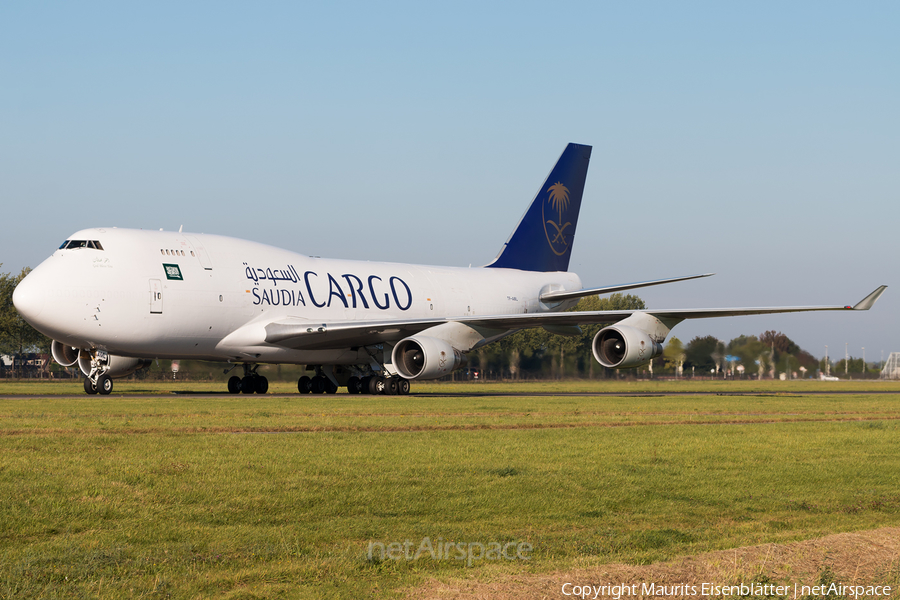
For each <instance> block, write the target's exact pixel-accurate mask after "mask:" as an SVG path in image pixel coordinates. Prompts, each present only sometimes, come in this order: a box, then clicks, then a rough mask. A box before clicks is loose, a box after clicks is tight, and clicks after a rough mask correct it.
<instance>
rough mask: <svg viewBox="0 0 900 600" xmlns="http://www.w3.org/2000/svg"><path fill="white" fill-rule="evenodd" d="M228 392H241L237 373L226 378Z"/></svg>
mask: <svg viewBox="0 0 900 600" xmlns="http://www.w3.org/2000/svg"><path fill="white" fill-rule="evenodd" d="M228 393H229V394H240V393H241V378H240V377H238V376H237V375H234V376H232V377H231V379H229V380H228Z"/></svg>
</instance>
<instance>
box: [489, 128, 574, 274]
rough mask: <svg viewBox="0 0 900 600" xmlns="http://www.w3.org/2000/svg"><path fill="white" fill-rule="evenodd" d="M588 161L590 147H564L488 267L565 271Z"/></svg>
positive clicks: (571, 145)
mask: <svg viewBox="0 0 900 600" xmlns="http://www.w3.org/2000/svg"><path fill="white" fill-rule="evenodd" d="M590 160H591V147H590V146H582V145H579V144H569V145H568V146H566V149H565V150H564V151H563V153H562V156H560V157H559V160H558V161H556V166H554V167H553V170H552V171H550V175H548V176H547V180H546V181H545V182H544V184H543V185H542V186H541V189H540V190H538V193H537V196H535V197H534V200H533V201H532V202H531V206H529V207H528V210H527V211H525V214H524V215H523V216H522V220H521V221H519V225H518V226H517V227H516V229H515V231H513V233H512V235H511V236H509V239H508V240H507V241H506V244H504V245H503V248H502V249H501V250H500V254H499V255H498V256H497V258H495V259H494V262H492V263H491V264H489V265H487V266H488V267H494V268H501V269H520V270H522V271H566V270H568V268H569V257H570V256H571V254H572V242H573V241H574V239H575V225H576V224H577V223H578V211H579V210H580V209H581V196H582V194H583V192H584V180H585V178H586V177H587V170H588V163H589V162H590Z"/></svg>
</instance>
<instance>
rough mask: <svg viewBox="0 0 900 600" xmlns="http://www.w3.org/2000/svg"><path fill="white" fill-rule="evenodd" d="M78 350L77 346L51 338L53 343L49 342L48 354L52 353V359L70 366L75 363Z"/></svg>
mask: <svg viewBox="0 0 900 600" xmlns="http://www.w3.org/2000/svg"><path fill="white" fill-rule="evenodd" d="M79 352H80V350H79V349H78V348H73V347H72V346H69V345H68V344H63V343H62V342H57V341H56V340H53V343H52V344H50V354H51V355H53V360H55V361H56V362H58V363H59V364H60V365H62V366H64V367H71V366H72V365H74V364H75V363H77V362H78V353H79Z"/></svg>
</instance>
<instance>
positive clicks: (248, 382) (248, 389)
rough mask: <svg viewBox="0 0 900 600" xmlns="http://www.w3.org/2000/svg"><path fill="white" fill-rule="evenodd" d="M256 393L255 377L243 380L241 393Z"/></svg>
mask: <svg viewBox="0 0 900 600" xmlns="http://www.w3.org/2000/svg"><path fill="white" fill-rule="evenodd" d="M255 391H256V382H255V381H254V380H253V377H250V376H247V377H244V378H243V379H241V393H242V394H252V393H253V392H255Z"/></svg>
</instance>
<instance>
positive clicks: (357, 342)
mask: <svg viewBox="0 0 900 600" xmlns="http://www.w3.org/2000/svg"><path fill="white" fill-rule="evenodd" d="M886 288H887V286H885V285H882V286H880V287H878V289H876V290H875V291H873V292H872V293H871V294H869V295H868V296H866V297H865V298H863V299H862V300H860V301H859V302H857V303H856V304H855V305H853V306H850V305H845V306H773V307H757V308H676V309H644V310H603V311H570V312H558V313H553V312H550V313H525V314H515V315H484V316H474V317H473V316H465V317H456V318H454V317H449V318H440V319H410V320H403V319H385V320H380V321H337V322H334V323H313V322H310V321H306V320H301V319H284V320H280V321H276V322H273V323H269V324H268V325H266V328H265V329H266V342H268V343H270V344H277V345H280V346H285V347H288V348H296V349H309V350H318V349H326V348H346V347H352V346H367V345H371V344H381V343H384V342H397V341H400V340H402V339H403V338H405V337H408V336H411V335H415V334H416V333H420V332H422V331H425V330H426V329H429V328H431V327H434V326H437V325H441V324H443V323H453V322H455V323H462V324H465V325H468V326H470V327H473V328H476V329H482V330H486V331H488V332H503V331H507V330H510V329H524V328H528V327H573V326H578V325H591V324H601V323H616V322H618V321H621V320H622V319H626V318H628V317H630V316H631V315H633V314H635V313H646V314H648V315H652V316H654V317H656V318H657V319H660V320H662V321H667V322H669V323H670V327H674V325H675V324H677V323H680V322H681V321H683V320H685V319H706V318H711V317H735V316H742V315H770V314H778V313H791V312H813V311H826V310H828V311H833V310H856V311H859V310H869V309H870V308H871V307H872V305H873V304H875V301H876V300H878V298H879V297H880V296H881V294H882V293H884V290H885V289H886Z"/></svg>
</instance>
